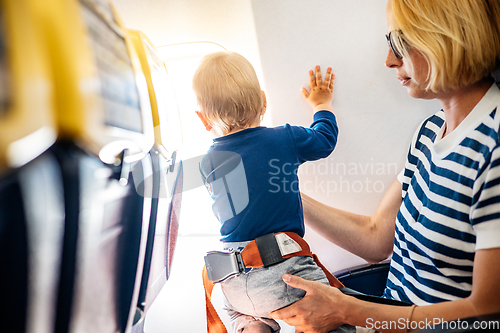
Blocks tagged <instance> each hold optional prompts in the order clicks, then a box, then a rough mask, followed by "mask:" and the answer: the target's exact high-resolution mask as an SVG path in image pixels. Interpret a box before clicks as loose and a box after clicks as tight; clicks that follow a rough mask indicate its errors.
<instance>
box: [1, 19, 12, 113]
mask: <svg viewBox="0 0 500 333" xmlns="http://www.w3.org/2000/svg"><path fill="white" fill-rule="evenodd" d="M1 14H2V13H0V117H1V116H3V115H5V113H6V112H7V107H8V105H9V86H10V84H9V71H8V69H7V60H6V57H7V56H6V45H5V40H4V34H3V21H2V15H1Z"/></svg>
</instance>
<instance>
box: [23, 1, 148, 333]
mask: <svg viewBox="0 0 500 333" xmlns="http://www.w3.org/2000/svg"><path fill="white" fill-rule="evenodd" d="M26 3H27V4H29V5H30V6H32V7H33V11H34V13H35V18H36V19H35V20H34V21H35V22H36V24H37V25H38V30H39V32H40V35H41V37H42V38H40V39H41V40H42V41H43V43H44V45H45V47H46V51H47V54H48V58H49V62H50V73H51V79H52V80H53V85H54V94H53V95H54V100H55V103H54V104H55V106H56V110H55V115H56V117H55V118H56V124H57V129H58V137H57V142H56V143H55V144H54V145H53V147H52V148H51V149H50V152H51V153H53V154H54V155H55V156H56V157H57V161H58V164H59V165H60V168H61V173H62V179H63V185H62V187H63V189H64V192H63V193H64V209H63V210H64V215H65V222H64V223H65V232H64V246H63V251H62V252H63V255H62V263H61V283H60V285H59V291H58V311H57V317H56V328H55V332H57V333H67V332H75V333H76V332H78V333H79V332H103V333H106V332H129V331H130V328H131V324H132V314H133V311H134V310H135V304H136V302H137V297H138V294H139V287H140V277H141V276H142V268H143V265H144V254H145V248H146V238H147V234H148V227H149V224H148V221H149V218H150V214H151V201H152V200H151V198H152V184H151V174H152V172H153V169H152V168H153V167H152V161H151V156H150V155H149V151H150V150H151V148H152V146H153V144H154V132H153V122H152V118H151V110H150V105H149V99H148V96H147V90H146V89H147V85H146V82H145V80H144V76H143V73H142V72H141V71H140V64H139V63H138V61H137V60H136V57H135V56H134V53H133V52H134V51H133V48H132V47H131V45H130V41H129V40H128V38H127V36H126V34H125V30H124V28H123V25H122V23H121V21H120V19H119V17H117V15H116V13H115V11H114V8H113V7H112V4H111V3H110V2H109V1H107V0H72V1H67V0H46V1H37V0H27V1H26Z"/></svg>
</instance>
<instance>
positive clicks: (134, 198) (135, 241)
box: [51, 140, 150, 332]
mask: <svg viewBox="0 0 500 333" xmlns="http://www.w3.org/2000/svg"><path fill="white" fill-rule="evenodd" d="M51 149H52V151H54V153H55V154H56V156H57V158H58V160H59V163H60V165H61V168H62V173H63V179H64V195H65V211H66V219H65V223H66V232H65V234H64V251H63V253H64V256H63V261H62V264H61V266H62V267H61V271H62V273H61V284H60V289H59V300H58V312H57V324H56V331H57V332H117V331H125V327H126V325H127V320H128V318H129V311H130V306H131V303H132V297H133V290H134V285H135V283H136V270H137V268H138V262H141V260H140V253H141V249H140V247H141V240H142V239H143V238H144V236H143V235H144V233H145V232H147V229H146V230H143V223H142V221H143V216H145V215H147V214H149V211H148V207H147V202H146V204H145V200H144V197H143V196H142V195H140V194H139V193H138V192H137V190H136V188H135V186H134V179H137V178H139V177H141V176H138V177H130V178H129V184H128V185H126V186H124V185H122V184H120V183H119V178H120V175H121V176H123V175H122V172H121V168H120V167H110V166H108V165H106V164H104V163H103V162H102V161H101V160H100V159H99V158H98V157H96V156H92V155H89V154H88V153H87V152H85V151H84V150H82V149H81V148H79V147H78V146H76V145H75V144H74V142H71V141H67V140H61V141H58V142H57V143H56V144H55V145H54V146H53V147H52V148H51ZM141 162H142V163H144V168H145V169H147V168H148V167H150V165H149V163H148V162H147V160H146V161H141ZM141 162H139V163H140V166H135V169H136V171H135V173H136V174H137V173H138V172H139V171H140V170H141V169H142V168H143V167H142V163H141ZM138 170H139V171H138ZM117 178H118V179H117ZM145 210H146V213H145V212H144V211H145Z"/></svg>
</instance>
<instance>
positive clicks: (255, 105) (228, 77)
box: [193, 51, 264, 134]
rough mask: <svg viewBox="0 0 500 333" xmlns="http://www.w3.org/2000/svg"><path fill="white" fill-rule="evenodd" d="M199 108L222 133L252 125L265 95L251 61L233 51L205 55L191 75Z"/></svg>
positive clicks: (260, 114) (260, 111) (262, 109)
mask: <svg viewBox="0 0 500 333" xmlns="http://www.w3.org/2000/svg"><path fill="white" fill-rule="evenodd" d="M193 90H194V92H195V94H196V98H197V100H198V105H199V106H200V108H201V110H200V111H201V112H202V113H204V114H205V116H206V117H207V118H208V119H209V120H210V122H211V123H212V126H214V127H217V128H218V129H219V130H220V132H221V133H222V134H227V133H229V132H231V131H233V130H234V129H244V128H247V127H249V126H250V125H252V124H253V123H254V122H255V121H256V120H257V119H258V118H260V117H261V116H262V115H263V114H264V99H263V96H262V91H261V89H260V84H259V80H258V79H257V74H256V73H255V70H254V68H253V67H252V65H251V64H250V62H249V61H248V60H247V59H245V58H244V57H243V56H241V55H239V54H238V53H235V52H224V51H222V52H216V53H211V54H209V55H207V56H205V57H204V58H203V59H202V61H201V64H200V66H199V67H198V69H197V70H196V72H195V75H194V78H193Z"/></svg>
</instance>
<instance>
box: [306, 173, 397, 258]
mask: <svg viewBox="0 0 500 333" xmlns="http://www.w3.org/2000/svg"><path fill="white" fill-rule="evenodd" d="M302 203H303V206H304V219H305V221H306V224H307V225H308V226H310V227H311V228H313V229H314V230H315V231H317V232H318V233H319V234H321V235H322V236H323V237H325V238H326V239H328V240H329V241H331V242H332V243H335V244H337V245H338V246H340V247H342V248H344V249H346V250H347V251H349V252H352V253H354V254H356V255H358V256H360V257H361V258H363V259H365V260H366V261H368V262H370V263H377V262H380V261H382V260H384V259H386V258H387V257H388V256H389V255H390V254H391V253H392V247H393V243H394V226H395V221H396V215H397V213H398V210H399V206H400V205H401V183H400V182H399V181H397V180H396V181H395V182H394V183H393V184H392V185H391V187H390V188H389V190H388V191H387V193H386V194H385V196H384V198H383V199H382V201H381V203H380V205H379V207H378V208H377V210H376V211H375V213H374V214H373V215H372V216H364V215H358V214H354V213H350V212H346V211H343V210H340V209H336V208H333V207H330V206H327V205H324V204H322V203H320V202H318V201H316V200H314V199H312V198H310V197H308V196H307V195H305V194H302Z"/></svg>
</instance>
